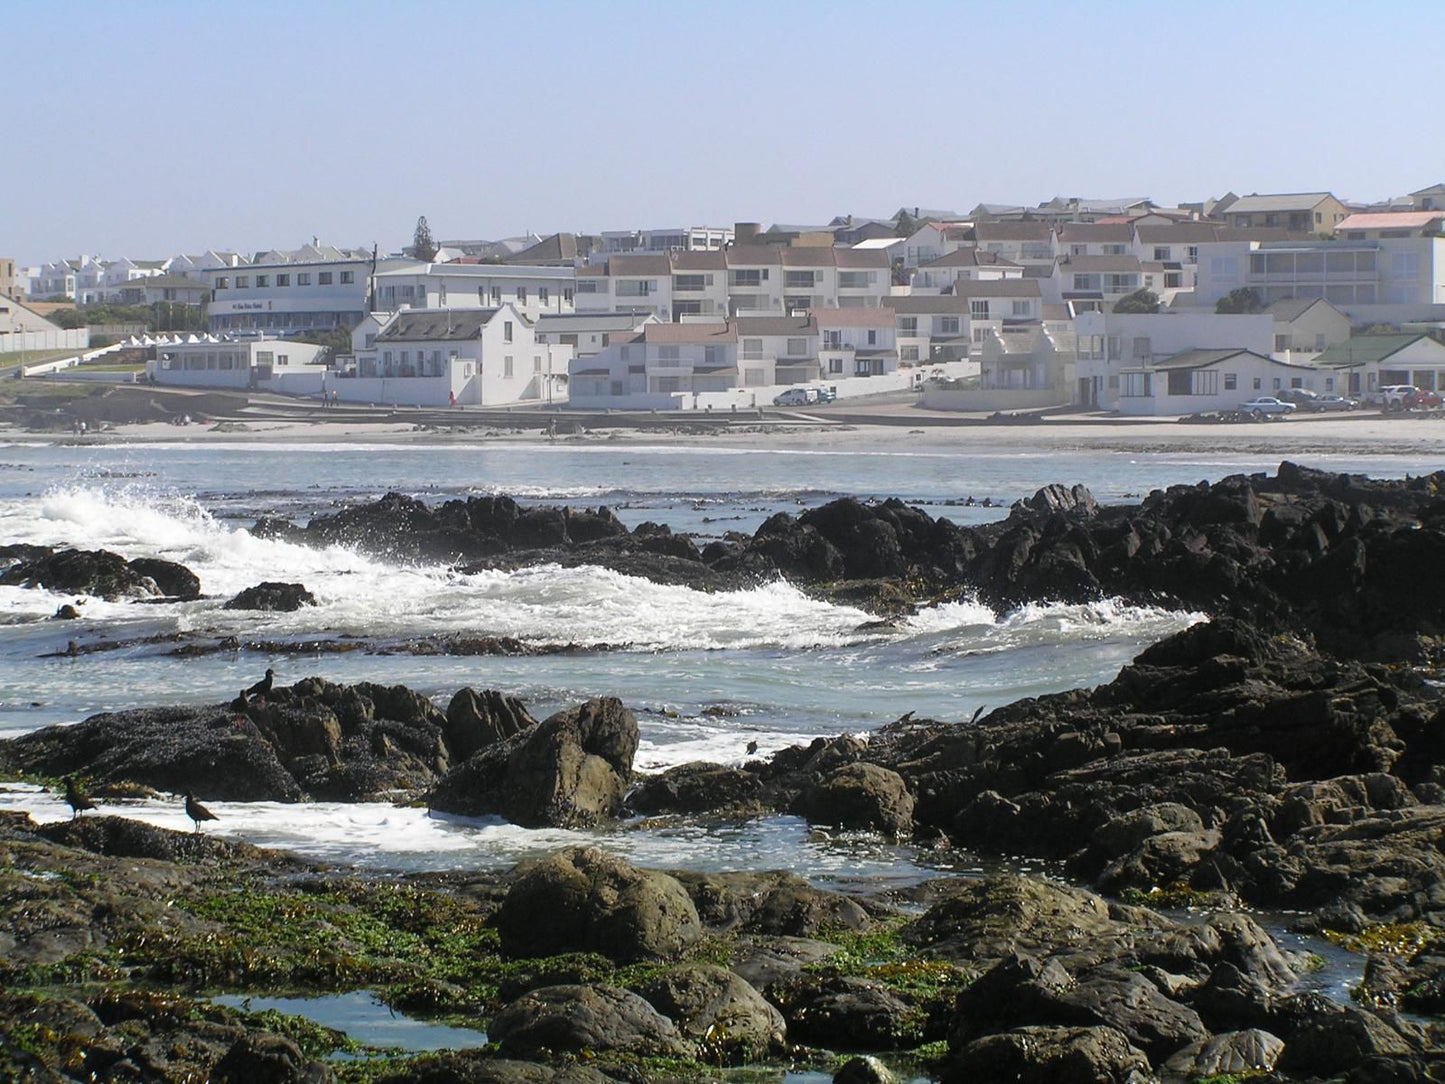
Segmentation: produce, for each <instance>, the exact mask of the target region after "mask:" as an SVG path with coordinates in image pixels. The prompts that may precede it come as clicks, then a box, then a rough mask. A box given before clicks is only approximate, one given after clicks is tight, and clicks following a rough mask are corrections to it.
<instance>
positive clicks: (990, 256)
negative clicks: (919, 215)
mask: <svg viewBox="0 0 1445 1084" xmlns="http://www.w3.org/2000/svg"><path fill="white" fill-rule="evenodd" d="M1023 276H1024V269H1023V267H1022V265H1020V264H1016V263H1014V262H1013V261H1012V260H1009V259H1006V258H1004V257H1003V256H1000V255H998V254H997V253H995V252H985V251H983V250H982V249H978V248H974V247H973V246H972V245H969V246H967V247H964V248H957V249H954V250H953V251H952V252H950V253H948V255H946V256H940V257H939V258H938V259H936V260H930V261H929V262H928V263H925V264H923V265H922V266H921V267H919V269H918V271H917V272H916V273H915V274H914V276H913V283H912V287H913V293H922V292H926V291H934V292H937V293H948V292H949V291H950V290H952V289H953V285H954V283H955V282H957V281H958V280H959V279H965V280H979V279H1020V278H1023Z"/></svg>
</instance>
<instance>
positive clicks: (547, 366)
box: [334, 303, 572, 406]
mask: <svg viewBox="0 0 1445 1084" xmlns="http://www.w3.org/2000/svg"><path fill="white" fill-rule="evenodd" d="M370 319H371V320H374V321H376V322H377V324H378V329H377V330H376V331H375V332H372V331H371V329H370V328H371V325H370V324H369V323H367V322H363V323H362V324H361V325H359V326H358V328H357V329H356V332H355V333H354V334H353V344H354V345H356V346H357V347H358V348H357V349H356V362H355V369H354V375H352V374H350V373H348V374H346V375H343V376H342V377H341V378H339V379H337V380H336V382H335V385H334V386H335V388H336V391H337V393H338V395H339V396H340V398H342V399H345V400H349V401H355V402H367V403H391V404H396V405H401V406H406V405H416V406H447V405H455V406H502V405H508V404H512V403H520V402H528V401H531V402H539V403H547V402H558V401H560V400H563V399H565V398H566V384H567V380H566V374H567V371H568V367H569V366H570V364H571V361H572V348H571V346H569V345H565V344H562V343H555V344H553V343H539V342H538V341H537V338H536V334H535V328H534V325H533V324H532V322H531V321H530V320H528V319H527V318H526V316H525V315H524V314H522V313H521V312H519V311H518V310H517V309H516V307H515V306H513V305H512V304H511V303H507V304H504V305H502V306H500V307H498V308H495V309H475V308H473V309H403V310H401V311H400V312H397V313H394V314H392V315H390V316H389V317H376V316H373V317H371V318H370ZM358 335H359V336H360V337H361V338H362V341H361V342H360V343H359V344H358V343H356V338H357V336H358ZM367 339H369V340H370V346H369V347H368V346H367V345H366V341H367Z"/></svg>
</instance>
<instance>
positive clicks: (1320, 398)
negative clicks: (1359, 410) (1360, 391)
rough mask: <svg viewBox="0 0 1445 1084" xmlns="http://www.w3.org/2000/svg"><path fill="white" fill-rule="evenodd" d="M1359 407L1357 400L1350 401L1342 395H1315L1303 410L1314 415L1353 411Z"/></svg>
mask: <svg viewBox="0 0 1445 1084" xmlns="http://www.w3.org/2000/svg"><path fill="white" fill-rule="evenodd" d="M1359 405H1360V402H1359V400H1358V399H1350V398H1348V397H1347V396H1344V395H1317V396H1315V398H1313V399H1311V400H1310V401H1309V403H1308V405H1306V407H1305V409H1306V410H1308V411H1310V412H1311V413H1314V414H1330V413H1333V412H1335V411H1340V410H1354V409H1355V408H1356V407H1358V406H1359Z"/></svg>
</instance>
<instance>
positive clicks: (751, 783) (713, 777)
mask: <svg viewBox="0 0 1445 1084" xmlns="http://www.w3.org/2000/svg"><path fill="white" fill-rule="evenodd" d="M761 795H762V781H761V780H760V779H759V778H758V776H757V774H756V773H754V772H750V771H747V770H746V769H743V768H730V767H727V766H726V765H722V764H710V763H706V762H703V761H694V762H692V763H689V764H680V765H678V766H677V767H676V768H669V769H668V770H667V771H665V772H663V773H661V774H660V775H654V776H650V777H649V778H647V779H644V780H642V782H640V783H639V784H638V785H637V787H636V788H635V789H634V790H633V791H632V793H631V794H629V795H628V796H627V807H628V808H629V809H631V810H632V811H633V812H635V813H641V814H643V815H652V814H657V813H707V812H711V811H714V810H720V809H744V810H745V809H748V808H750V807H752V806H753V805H754V804H755V803H756V802H757V801H758V799H759V798H760V797H761Z"/></svg>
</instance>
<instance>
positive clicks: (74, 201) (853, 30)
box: [0, 0, 1445, 263]
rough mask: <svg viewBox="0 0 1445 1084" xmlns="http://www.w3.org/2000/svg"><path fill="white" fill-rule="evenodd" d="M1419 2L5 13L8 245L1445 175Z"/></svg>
mask: <svg viewBox="0 0 1445 1084" xmlns="http://www.w3.org/2000/svg"><path fill="white" fill-rule="evenodd" d="M1438 16H1439V9H1438V8H1437V7H1435V6H1433V5H1429V4H1425V3H1423V2H1422V3H1418V4H1411V3H1403V2H1396V3H1384V4H1373V5H1366V6H1361V5H1358V4H1353V5H1346V4H1344V3H1334V2H1330V0H1324V2H1312V3H1293V2H1289V3H1276V2H1272V0H1255V2H1252V3H1236V2H1232V0H1224V2H1218V3H1214V4H1209V5H1202V6H1201V5H1171V4H1160V3H1157V2H1156V3H1134V2H1127V0H1099V2H1096V3H1091V4H1080V3H1076V2H1072V0H1012V2H1001V3H969V2H955V3H925V2H907V0H904V2H896V3H878V2H876V0H875V2H871V3H864V2H857V3H855V2H850V0H837V2H833V3H811V2H796V3H794V2H788V0H771V2H766V3H755V2H739V3H727V4H723V3H707V4H704V3H697V2H689V0H674V2H661V3H641V2H629V0H612V2H606V3H601V2H599V3H580V2H561V0H558V2H545V0H541V2H531V0H521V2H518V0H508V2H478V0H456V2H453V0H430V2H424V0H411V2H405V3H395V2H393V3H385V4H383V3H371V2H361V3H353V2H350V0H289V2H270V0H261V2H254V3H231V4H224V5H223V4H219V3H213V2H211V0H203V2H201V3H196V2H195V0H186V2H179V0H175V2H173V0H136V2H129V3H114V2H113V0H106V2H104V3H99V2H93V0H79V2H72V3H58V2H54V0H11V3H9V4H7V5H5V7H4V8H3V9H0V51H3V62H0V71H3V72H5V73H6V74H7V75H8V77H9V78H7V80H6V83H7V89H8V91H9V94H8V105H9V106H10V108H9V109H8V110H7V120H8V122H9V123H7V124H6V125H5V127H4V131H5V133H6V135H5V137H4V145H3V147H0V166H3V168H0V253H3V254H5V255H13V256H15V257H16V258H18V259H19V260H21V261H22V262H24V263H38V262H41V261H43V260H47V259H53V258H56V257H59V256H61V255H76V254H78V253H80V252H90V253H99V254H101V255H104V256H107V257H117V256H122V255H126V256H132V257H138V258H160V257H164V256H169V255H172V254H174V253H176V252H179V251H187V252H198V251H201V250H202V249H205V248H217V249H236V250H241V251H253V250H257V249H262V248H268V247H294V246H295V245H298V244H301V243H302V242H304V241H307V240H309V239H310V238H311V237H312V236H313V235H316V236H319V237H320V238H321V239H322V240H323V241H328V242H331V243H334V244H342V245H362V244H365V245H370V244H371V243H372V242H377V243H379V244H380V245H381V246H382V249H383V251H385V250H387V249H395V248H397V247H399V246H400V245H402V244H404V243H407V242H408V241H409V240H410V237H411V232H412V228H413V226H414V225H415V222H416V218H417V216H418V215H419V214H425V215H426V216H427V218H428V220H429V221H430V223H431V227H432V231H433V234H434V235H435V236H436V237H437V238H438V239H442V238H449V237H457V238H483V237H484V238H496V237H502V236H508V235H513V234H518V233H521V232H523V231H524V230H534V231H537V232H539V233H544V234H545V233H548V232H551V231H555V230H602V229H623V228H633V227H640V226H663V225H691V224H710V225H713V224H716V225H723V224H730V223H732V222H733V221H735V220H754V219H756V220H761V221H763V222H764V223H767V222H772V221H783V222H815V221H826V220H827V219H828V218H830V217H832V216H833V215H835V214H845V213H850V212H851V213H854V214H861V215H870V214H877V215H883V214H888V213H891V212H892V211H893V210H894V209H896V208H897V207H898V206H900V205H910V206H911V205H914V204H921V205H924V206H931V207H942V208H953V209H957V210H967V209H969V208H971V207H972V206H974V205H975V204H976V203H978V202H979V201H981V200H987V201H996V202H1027V203H1037V202H1039V201H1042V200H1046V199H1049V198H1050V197H1052V196H1054V195H1077V196H1091V197H1109V196H1150V197H1152V198H1154V199H1155V200H1156V201H1160V202H1167V203H1174V202H1177V201H1179V200H1197V199H1202V198H1205V197H1207V196H1210V195H1219V194H1222V193H1223V192H1225V191H1227V190H1230V189H1233V190H1234V191H1235V192H1239V193H1245V192H1250V191H1260V192H1271V191H1298V190H1302V189H1303V190H1312V189H1328V190H1330V191H1333V192H1334V193H1335V194H1336V195H1338V196H1341V197H1343V198H1346V199H1377V198H1382V197H1385V196H1389V195H1394V194H1399V193H1403V192H1407V191H1409V190H1411V189H1415V188H1420V187H1423V186H1425V185H1428V184H1432V183H1435V182H1437V181H1441V180H1445V151H1442V149H1441V144H1440V141H1439V138H1438V136H1437V135H1435V134H1432V130H1433V129H1434V128H1435V126H1436V125H1435V118H1436V117H1437V116H1438V113H1439V109H1438V105H1439V102H1440V86H1439V83H1438V67H1437V65H1436V64H1435V59H1434V56H1435V54H1434V52H1433V51H1432V47H1431V44H1430V43H1431V41H1432V40H1433V37H1434V35H1435V29H1436V27H1437V26H1438V25H1439V18H1438Z"/></svg>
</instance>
